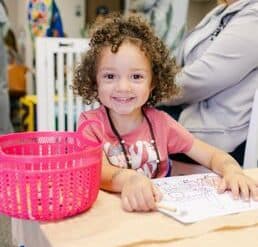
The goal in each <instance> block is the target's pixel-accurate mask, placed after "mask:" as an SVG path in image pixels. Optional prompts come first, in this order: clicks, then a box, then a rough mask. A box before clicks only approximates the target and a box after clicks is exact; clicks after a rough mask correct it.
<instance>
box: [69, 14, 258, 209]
mask: <svg viewBox="0 0 258 247" xmlns="http://www.w3.org/2000/svg"><path fill="white" fill-rule="evenodd" d="M176 72H177V67H176V65H175V61H174V59H171V58H170V57H169V52H168V50H167V48H166V47H165V45H164V44H163V42H162V41H161V40H160V39H159V38H158V37H156V36H155V35H154V33H153V31H152V29H151V28H150V27H149V26H148V24H147V23H146V22H145V21H144V20H142V19H141V18H140V17H139V16H135V15H131V16H128V17H123V16H120V15H112V16H109V17H107V18H106V19H104V20H102V21H101V23H100V22H99V23H96V24H95V26H94V27H93V31H92V35H91V40H90V48H89V50H88V51H87V53H86V55H85V57H84V58H83V60H82V63H81V64H80V65H78V67H77V69H76V71H75V76H74V90H75V92H76V93H77V94H79V95H81V96H82V97H83V98H84V99H85V101H86V103H92V102H94V101H96V100H98V101H99V102H100V103H101V106H100V107H99V108H98V109H95V110H91V111H86V112H83V113H82V114H81V116H80V119H79V124H80V123H82V122H83V121H85V120H86V119H97V120H100V121H101V122H102V123H103V125H104V135H102V134H101V132H100V130H98V129H97V128H94V127H92V128H91V133H90V130H88V131H87V133H85V134H88V135H90V136H91V137H92V138H93V137H94V136H95V137H96V138H104V159H103V167H102V178H101V188H102V189H104V190H108V191H112V192H121V199H122V206H123V208H124V209H125V210H127V211H149V210H155V209H156V204H155V203H156V202H157V201H159V200H160V199H161V194H160V192H159V191H158V189H157V188H156V187H155V186H154V185H153V184H152V182H151V179H150V178H156V177H165V176H170V171H171V162H170V160H169V158H168V155H169V154H172V153H185V154H186V155H187V156H189V157H190V158H192V159H194V160H196V161H197V162H198V163H200V164H202V165H203V166H206V167H208V168H210V169H212V170H213V171H214V172H216V173H218V174H219V175H221V177H222V179H221V182H220V184H219V188H218V191H219V192H224V191H225V190H226V189H231V190H232V192H233V195H234V197H235V198H238V197H239V195H240V194H241V196H242V197H243V198H244V199H245V200H248V199H249V197H250V196H252V197H253V198H254V199H258V190H257V189H256V183H255V182H254V181H253V180H252V179H251V178H249V177H247V176H245V175H244V173H243V172H242V170H241V168H240V166H239V165H238V164H237V162H236V161H235V160H234V159H233V158H232V157H230V156H229V155H228V154H227V153H225V152H223V151H221V150H219V149H217V148H215V147H212V146H210V145H208V144H206V143H204V142H202V141H200V140H198V139H196V138H195V137H194V136H193V135H191V134H190V133H189V132H188V131H187V130H186V129H184V128H183V127H182V126H180V125H179V124H178V123H177V122H176V121H175V120H173V119H172V118H171V117H170V116H169V115H167V114H166V113H164V112H161V111H158V110H156V109H155V108H154V107H153V106H154V105H155V104H156V103H157V102H159V101H161V100H162V99H164V98H171V96H173V95H177V94H178V93H179V89H178V88H177V86H176V85H175V83H174V78H175V74H176ZM222 141H223V140H222Z"/></svg>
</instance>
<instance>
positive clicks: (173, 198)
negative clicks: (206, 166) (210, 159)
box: [152, 173, 258, 223]
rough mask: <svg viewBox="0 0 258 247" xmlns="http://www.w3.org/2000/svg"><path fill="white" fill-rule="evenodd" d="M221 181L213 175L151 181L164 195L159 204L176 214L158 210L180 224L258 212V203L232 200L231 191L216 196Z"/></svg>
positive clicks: (161, 209) (206, 174)
mask: <svg viewBox="0 0 258 247" xmlns="http://www.w3.org/2000/svg"><path fill="white" fill-rule="evenodd" d="M219 180H220V178H219V176H217V175H216V174H214V173H205V174H195V175H187V176H175V177H166V178H158V179H153V180H152V181H153V183H154V184H156V185H157V186H158V187H159V189H160V190H161V191H162V193H163V199H162V201H161V203H162V204H163V205H167V206H171V207H175V208H176V209H177V210H176V211H175V212H172V211H169V210H167V209H163V208H159V211H161V212H163V213H165V214H167V215H169V216H172V217H174V218H175V219H177V220H178V221H180V222H182V223H193V222H196V221H199V220H203V219H206V218H210V217H214V216H219V215H226V214H233V213H238V212H243V211H248V210H253V209H258V202H256V201H253V200H250V201H243V200H242V199H239V200H234V199H233V197H232V194H231V192H230V191H227V192H225V193H223V194H218V193H217V189H216V187H217V184H218V182H219Z"/></svg>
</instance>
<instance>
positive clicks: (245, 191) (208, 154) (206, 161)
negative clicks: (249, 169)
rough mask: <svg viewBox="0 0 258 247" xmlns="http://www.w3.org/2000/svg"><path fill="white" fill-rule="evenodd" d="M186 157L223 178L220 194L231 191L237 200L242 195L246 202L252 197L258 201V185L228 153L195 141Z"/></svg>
mask: <svg viewBox="0 0 258 247" xmlns="http://www.w3.org/2000/svg"><path fill="white" fill-rule="evenodd" d="M186 155H188V156H189V157H191V158H192V159H194V160H196V161H197V162H199V163H200V164H202V165H204V166H206V167H208V168H209V169H211V170H213V171H214V172H216V173H218V174H219V175H221V176H222V180H221V183H220V184H219V187H218V191H219V192H224V191H225V190H226V189H231V190H232V193H233V196H234V198H236V199H237V198H238V197H239V195H240V194H241V196H242V197H243V198H244V199H245V200H248V199H249V197H250V196H252V197H253V198H254V199H255V200H258V189H257V185H258V183H257V182H255V181H254V180H253V179H251V178H250V177H248V176H246V175H245V174H244V173H243V171H242V169H241V167H240V166H239V164H238V163H237V162H236V160H235V159H233V158H232V157H231V156H230V155H229V154H227V153H226V152H224V151H222V150H220V149H218V148H215V147H213V146H211V145H209V144H207V143H205V142H202V141H200V140H198V139H195V140H194V143H193V146H192V148H191V149H190V151H189V152H187V153H186Z"/></svg>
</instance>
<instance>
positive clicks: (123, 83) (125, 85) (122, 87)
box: [117, 78, 131, 91]
mask: <svg viewBox="0 0 258 247" xmlns="http://www.w3.org/2000/svg"><path fill="white" fill-rule="evenodd" d="M117 90H119V91H130V90H131V83H130V81H129V80H128V79H127V78H122V79H121V80H119V82H118V85H117Z"/></svg>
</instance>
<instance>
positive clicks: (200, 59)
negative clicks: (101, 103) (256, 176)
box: [167, 0, 258, 164]
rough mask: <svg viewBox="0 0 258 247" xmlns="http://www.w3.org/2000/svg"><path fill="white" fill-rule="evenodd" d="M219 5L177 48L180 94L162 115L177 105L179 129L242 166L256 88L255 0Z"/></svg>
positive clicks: (257, 5)
mask: <svg viewBox="0 0 258 247" xmlns="http://www.w3.org/2000/svg"><path fill="white" fill-rule="evenodd" d="M222 2H223V3H222ZM220 3H222V4H219V5H218V6H217V7H216V8H215V9H213V10H212V11H211V12H210V13H208V14H207V15H206V16H205V17H204V18H203V20H202V21H201V22H200V23H199V24H198V25H197V26H196V27H195V29H194V30H193V31H192V32H191V33H189V34H188V36H187V37H186V39H185V40H184V42H183V44H182V47H181V51H180V54H179V58H178V63H179V65H181V66H182V67H183V68H182V71H181V72H180V73H179V74H178V77H177V82H178V84H179V85H181V86H182V94H181V97H179V98H177V99H175V100H173V101H172V100H171V102H169V103H168V104H167V105H169V107H167V110H168V111H170V112H173V107H172V106H178V105H180V106H181V107H182V112H181V113H180V116H179V119H178V120H179V122H180V123H181V124H182V125H183V126H184V127H186V128H187V129H188V130H189V131H190V132H191V133H193V134H194V135H195V136H196V137H198V138H200V139H201V140H203V141H205V142H207V143H209V144H211V145H214V146H216V147H219V148H221V149H223V150H224V151H226V152H228V153H230V154H231V155H232V156H233V157H234V158H235V159H236V160H237V161H238V162H239V163H240V164H243V157H244V150H245V142H246V138H247V132H248V126H249V120H250V114H251V109H252V102H253V97H254V92H255V90H256V89H257V88H258V68H257V66H258V51H257V50H258V0H225V1H220ZM177 109H178V108H177Z"/></svg>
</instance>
